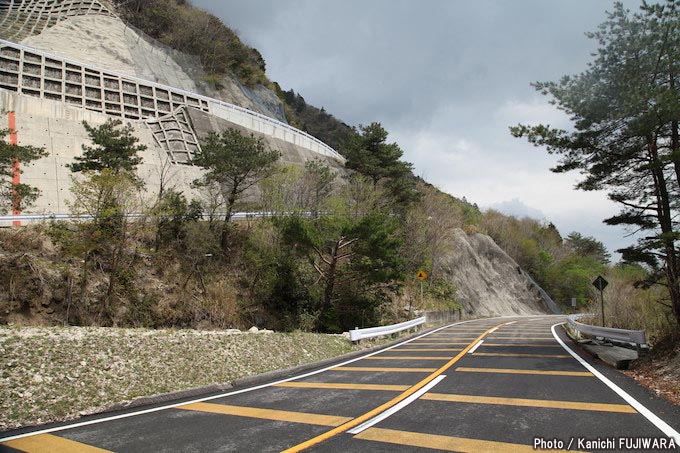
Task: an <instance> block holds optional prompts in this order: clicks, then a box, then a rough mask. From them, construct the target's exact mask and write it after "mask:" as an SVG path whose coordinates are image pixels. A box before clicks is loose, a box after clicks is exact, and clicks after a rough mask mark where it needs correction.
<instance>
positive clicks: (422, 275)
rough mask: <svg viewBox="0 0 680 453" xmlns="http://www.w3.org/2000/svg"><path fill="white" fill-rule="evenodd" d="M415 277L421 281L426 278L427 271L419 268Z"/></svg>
mask: <svg viewBox="0 0 680 453" xmlns="http://www.w3.org/2000/svg"><path fill="white" fill-rule="evenodd" d="M416 278H417V279H418V280H420V281H421V282H422V281H423V280H425V279H426V278H427V273H426V272H425V271H424V270H422V269H421V270H419V271H418V273H417V274H416Z"/></svg>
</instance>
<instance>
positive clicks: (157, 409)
mask: <svg viewBox="0 0 680 453" xmlns="http://www.w3.org/2000/svg"><path fill="white" fill-rule="evenodd" d="M489 319H493V318H483V319H469V320H466V321H459V322H455V323H453V324H448V325H446V326H442V327H440V328H438V329H435V330H433V331H431V332H427V333H424V334H422V335H420V336H417V337H415V338H411V339H410V340H406V341H402V342H400V343H397V344H395V345H392V346H389V347H387V348H384V349H380V350H379V351H375V352H372V353H370V354H366V355H362V356H360V357H357V358H355V359H351V360H348V361H346V362H342V363H339V364H335V365H331V366H328V367H326V368H322V369H320V370H316V371H312V372H309V373H305V374H302V375H300V376H293V377H290V378H287V379H281V380H279V381H275V382H270V383H268V384H262V385H258V386H255V387H249V388H245V389H241V390H235V391H232V392H226V393H221V394H219V395H214V396H208V397H205V398H199V399H195V400H190V401H184V402H181V403H175V404H168V405H166V406H159V407H154V408H151V409H145V410H141V411H135V412H129V413H127V414H120V415H114V416H111V417H104V418H98V419H96V420H88V421H86V422H79V423H73V424H70V425H65V426H59V427H55V428H47V429H42V430H38V431H32V432H29V433H24V434H17V435H16V436H11V437H4V438H0V443H2V442H9V441H10V440H16V439H22V438H24V437H30V436H37V435H38V434H48V433H53V432H57V431H65V430H67V429H72V428H80V427H83V426H89V425H95V424H98V423H105V422H110V421H114V420H120V419H123V418H128V417H134V416H136V415H145V414H151V413H153V412H160V411H163V410H166V409H173V408H175V407H178V406H184V405H185V404H193V403H201V402H204V401H210V400H214V399H218V398H225V397H227V396H232V395H238V394H240V393H246V392H251V391H253V390H259V389H262V388H266V387H271V386H273V385H276V384H281V383H283V382H290V381H294V380H297V379H303V378H306V377H309V376H313V375H315V374H319V373H323V372H325V371H328V370H331V369H333V368H335V367H339V366H345V365H347V364H349V363H353V362H357V361H359V360H362V359H365V358H366V357H371V356H374V355H376V354H380V353H383V352H385V351H389V350H390V349H393V348H396V347H398V346H402V345H405V344H407V343H410V342H412V341H414V340H418V339H420V338H423V337H426V336H428V335H431V334H433V333H435V332H439V331H440V330H444V329H448V328H449V327H453V326H457V325H459V324H466V323H469V322H474V321H482V320H484V321H488V320H489Z"/></svg>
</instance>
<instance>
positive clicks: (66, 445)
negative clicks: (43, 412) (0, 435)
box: [0, 434, 109, 453]
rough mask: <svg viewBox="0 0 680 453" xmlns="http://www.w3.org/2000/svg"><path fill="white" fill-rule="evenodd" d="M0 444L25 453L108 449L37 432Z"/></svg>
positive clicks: (93, 452)
mask: <svg viewBox="0 0 680 453" xmlns="http://www.w3.org/2000/svg"><path fill="white" fill-rule="evenodd" d="M0 445H4V446H6V447H10V448H14V449H15V450H20V451H24V452H26V453H54V452H58V451H68V452H73V453H90V452H92V453H97V452H99V453H104V452H108V451H109V450H103V449H101V448H97V447H92V446H90V445H85V444H81V443H80V442H76V441H74V440H70V439H65V438H63V437H59V436H54V435H52V434H37V435H35V436H29V437H23V438H21V439H16V440H10V441H7V442H3V443H2V444H0Z"/></svg>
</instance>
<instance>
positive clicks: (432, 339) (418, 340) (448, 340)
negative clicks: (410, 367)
mask: <svg viewBox="0 0 680 453" xmlns="http://www.w3.org/2000/svg"><path fill="white" fill-rule="evenodd" d="M475 338H477V337H450V338H448V339H447V338H429V337H424V338H416V339H415V340H413V341H412V342H411V343H414V344H416V343H425V342H428V341H432V342H435V343H448V342H450V341H451V340H474V339H475Z"/></svg>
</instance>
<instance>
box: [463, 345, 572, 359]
mask: <svg viewBox="0 0 680 453" xmlns="http://www.w3.org/2000/svg"><path fill="white" fill-rule="evenodd" d="M482 346H483V345H482ZM472 355H478V356H482V357H536V358H541V359H569V358H571V356H570V355H568V354H504V353H500V352H499V353H495V352H475V353H474V354H472Z"/></svg>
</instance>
